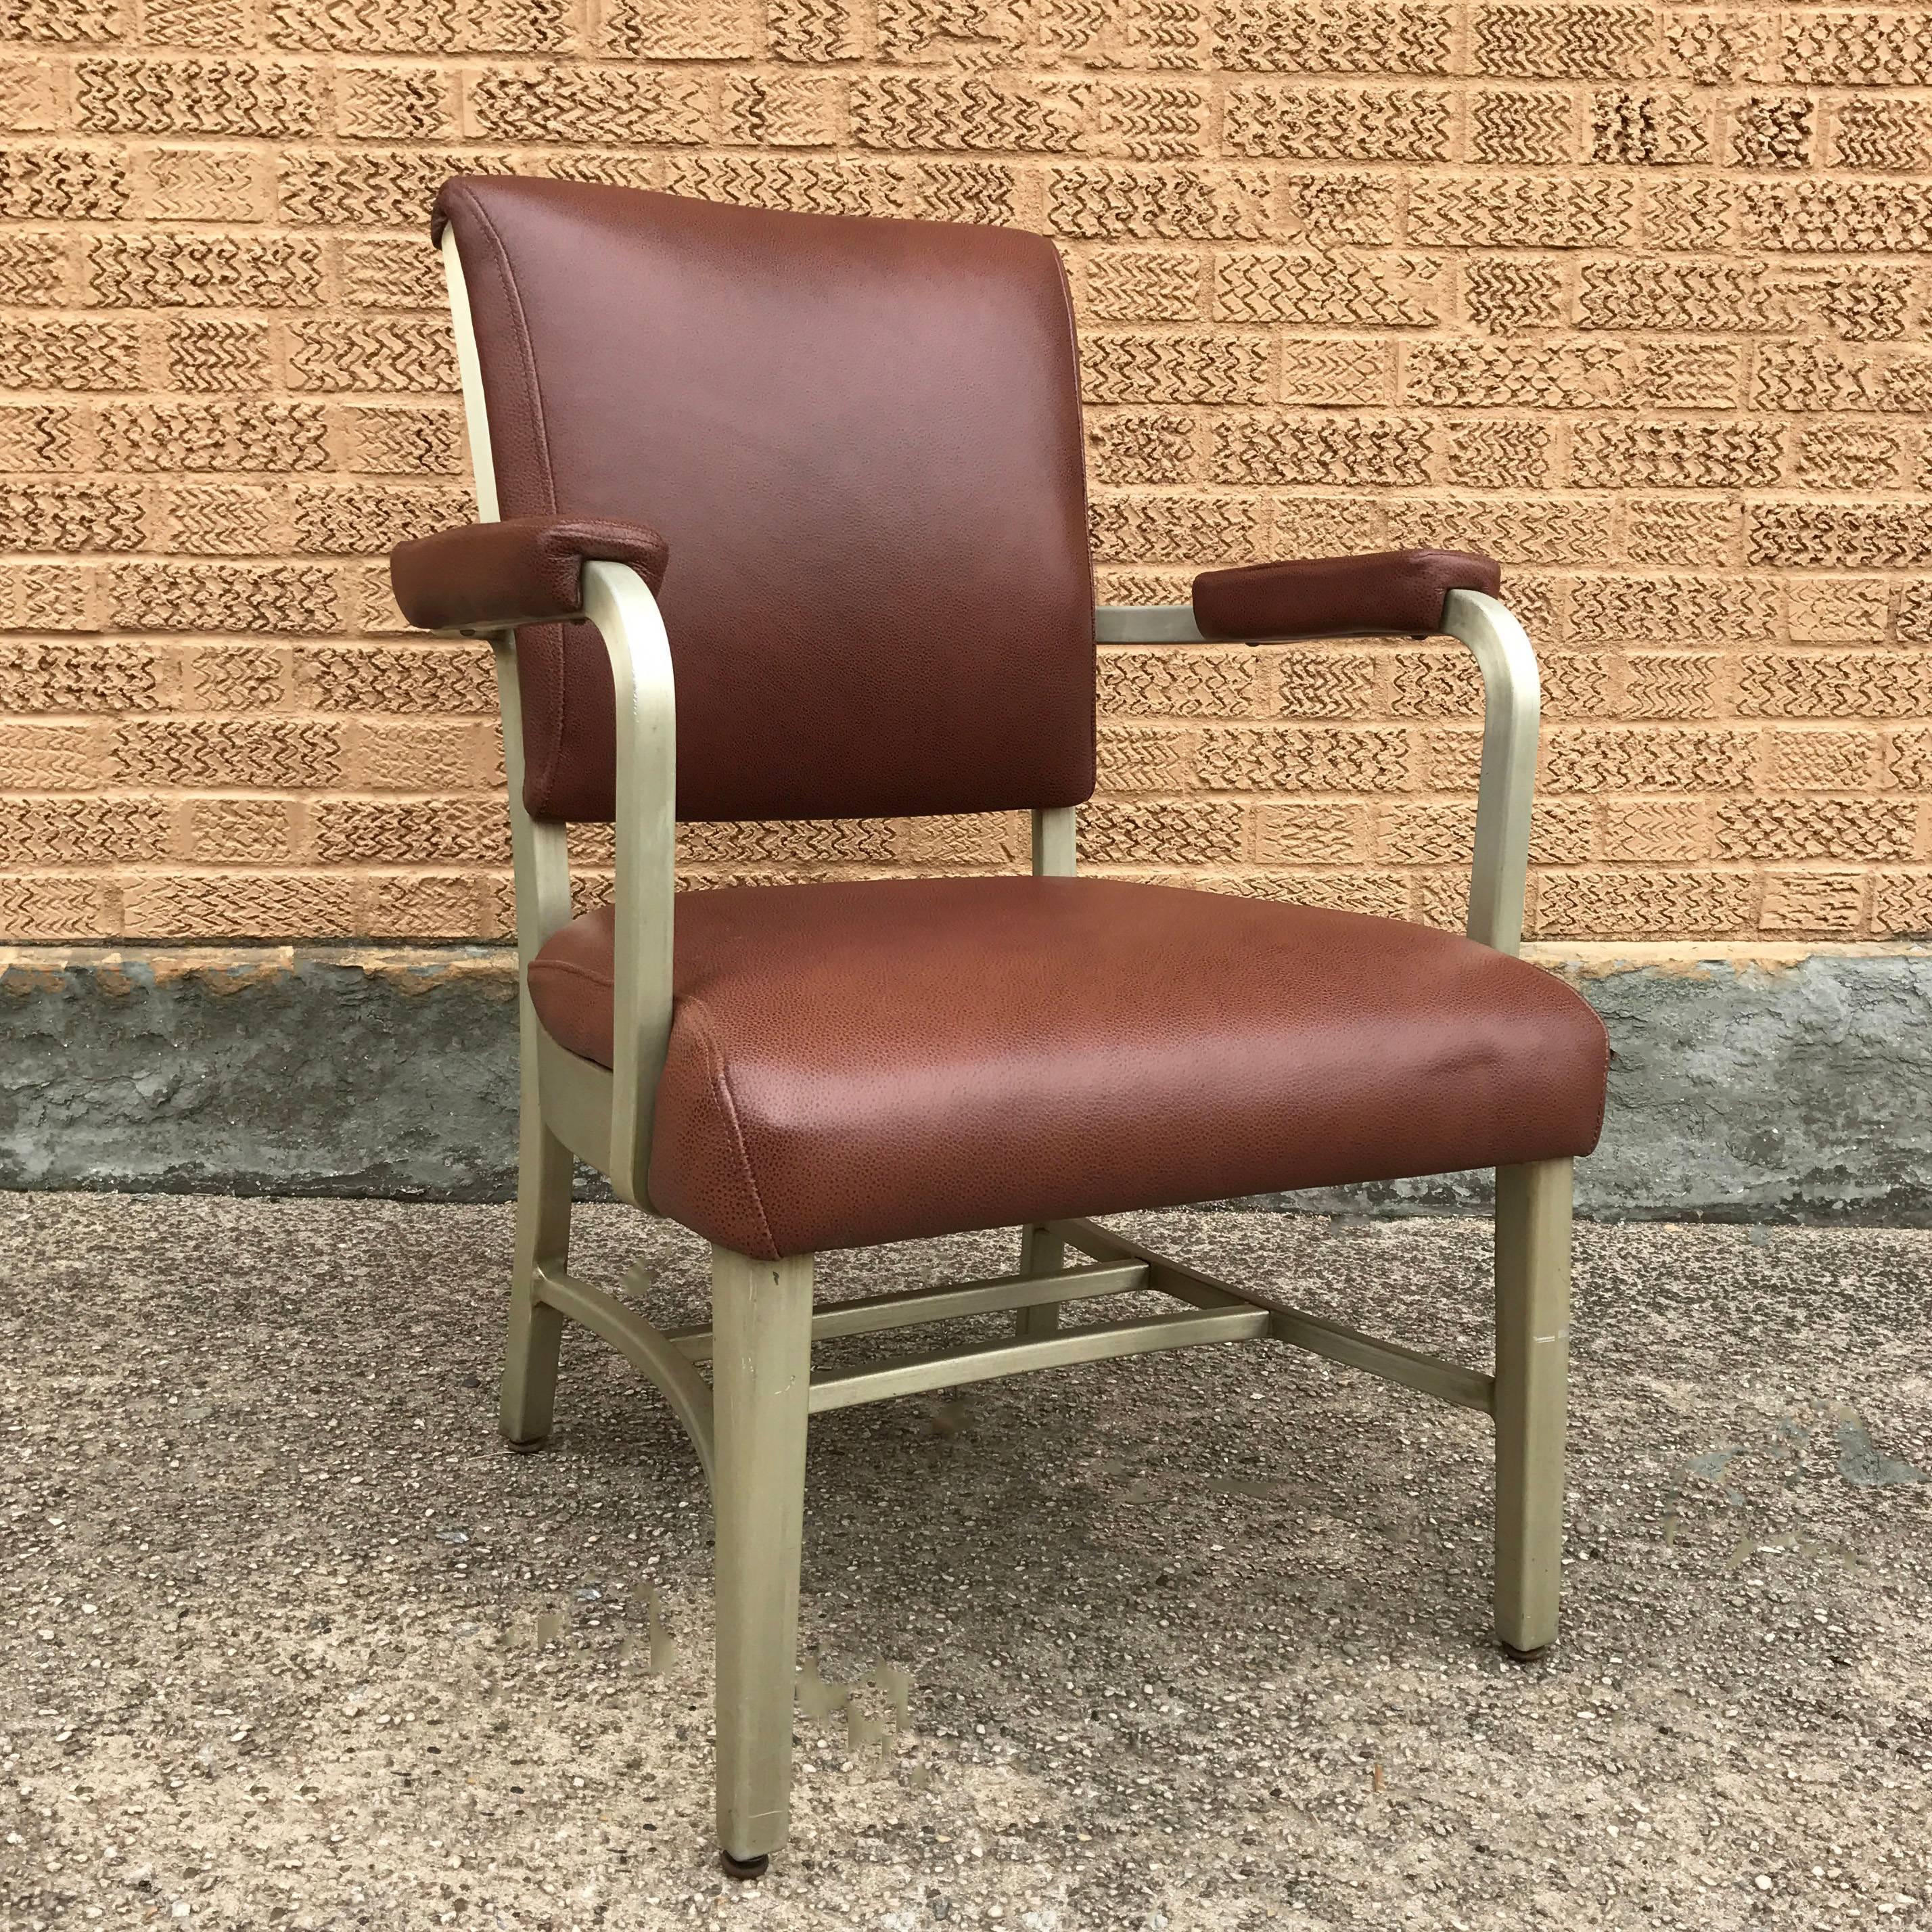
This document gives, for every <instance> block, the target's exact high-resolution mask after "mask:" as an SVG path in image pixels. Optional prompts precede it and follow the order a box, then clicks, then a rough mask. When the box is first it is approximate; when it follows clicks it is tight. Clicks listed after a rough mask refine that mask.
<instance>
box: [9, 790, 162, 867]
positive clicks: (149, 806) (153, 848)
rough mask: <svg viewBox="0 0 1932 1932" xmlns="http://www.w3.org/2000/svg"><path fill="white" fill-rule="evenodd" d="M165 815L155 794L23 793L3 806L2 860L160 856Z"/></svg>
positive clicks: (101, 861)
mask: <svg viewBox="0 0 1932 1932" xmlns="http://www.w3.org/2000/svg"><path fill="white" fill-rule="evenodd" d="M167 833H168V824H167V819H166V815H165V814H163V811H161V810H160V808H159V806H158V805H157V802H156V801H154V799H134V798H19V799H13V800H12V801H10V803H9V805H8V806H7V809H6V811H4V812H0V865H4V866H5V867H7V868H9V869H13V868H21V867H26V866H33V865H115V864H120V863H125V862H128V861H130V860H131V861H137V862H138V861H140V860H143V859H159V858H160V857H161V856H163V854H164V853H165V852H166V849H167Z"/></svg>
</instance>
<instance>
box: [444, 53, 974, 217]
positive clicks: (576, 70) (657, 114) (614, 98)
mask: <svg viewBox="0 0 1932 1932" xmlns="http://www.w3.org/2000/svg"><path fill="white" fill-rule="evenodd" d="M463 98H464V101H465V104H466V112H467V115H468V118H469V132H470V133H472V134H475V135H476V136H479V137H480V138H481V139H484V140H489V141H518V142H571V141H578V140H581V139H583V133H584V130H586V128H589V127H594V128H595V130H597V138H598V139H599V140H601V141H610V142H635V143H637V144H638V145H647V146H652V147H657V146H668V145H674V144H677V143H686V142H697V141H702V140H703V139H705V137H706V135H707V134H709V132H710V131H711V115H710V106H709V94H708V90H707V89H706V84H705V82H704V80H703V77H702V75H701V74H696V73H692V72H687V71H684V70H682V69H679V68H658V69H655V70H653V69H649V68H629V67H571V66H556V65H553V66H548V67H532V68H505V67H491V68H485V69H481V70H478V71H474V72H472V73H471V74H468V75H467V76H466V78H465V86H464V90H463ZM989 145H1004V143H992V144H989ZM423 205H425V206H427V205H428V203H427V202H426V201H425V202H424V203H423Z"/></svg>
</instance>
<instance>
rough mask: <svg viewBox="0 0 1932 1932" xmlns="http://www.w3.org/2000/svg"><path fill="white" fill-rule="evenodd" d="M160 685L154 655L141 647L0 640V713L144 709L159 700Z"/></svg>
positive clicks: (149, 649) (125, 644)
mask: <svg viewBox="0 0 1932 1932" xmlns="http://www.w3.org/2000/svg"><path fill="white" fill-rule="evenodd" d="M159 701H160V665H159V663H158V661H157V658H156V656H155V653H154V651H153V650H152V649H151V648H150V647H148V646H145V645H143V644H140V643H124V642H121V641H118V640H117V641H116V642H115V643H112V644H66V643H41V642H40V641H39V640H32V641H26V640H14V639H11V638H0V711H5V712H9V713H30V712H36V711H66V712H121V711H142V710H148V709H152V708H153V707H154V706H155V705H156V704H157V703H159Z"/></svg>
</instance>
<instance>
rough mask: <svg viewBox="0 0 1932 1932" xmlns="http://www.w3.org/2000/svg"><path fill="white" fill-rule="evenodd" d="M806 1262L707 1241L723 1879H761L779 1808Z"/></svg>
mask: <svg viewBox="0 0 1932 1932" xmlns="http://www.w3.org/2000/svg"><path fill="white" fill-rule="evenodd" d="M711 1283H712V1337H713V1351H714V1352H713V1355H712V1385H711V1386H712V1401H713V1403H714V1404H715V1412H714V1413H715V1426H716V1430H717V1461H716V1475H715V1480H714V1481H713V1484H712V1513H713V1515H714V1517H715V1521H716V1525H717V1549H718V1562H717V1582H718V1640H717V1645H718V1676H717V1715H718V1727H717V1728H718V1851H719V1853H720V1855H721V1858H722V1861H723V1863H724V1870H725V1871H726V1873H727V1874H728V1875H729V1876H731V1877H733V1878H757V1877H759V1876H762V1874H763V1872H764V1870H765V1867H766V1864H768V1863H769V1855H770V1854H771V1853H772V1852H775V1851H776V1850H777V1849H778V1847H779V1846H781V1845H782V1844H783V1843H784V1839H785V1829H786V1825H787V1820H788V1816H789V1811H790V1796H791V1751H792V1700H793V1694H794V1691H793V1680H794V1679H795V1676H796V1670H797V1663H798V1570H799V1547H800V1544H801V1542H802V1537H803V1532H804V1520H805V1426H806V1423H807V1420H808V1413H809V1412H808V1403H809V1401H810V1398H811V1256H809V1255H805V1256H796V1257H793V1258H791V1259H787V1260H784V1261H778V1262H760V1261H753V1260H751V1259H749V1258H748V1257H747V1256H744V1255H740V1254H735V1253H733V1252H732V1251H731V1250H729V1249H728V1248H719V1247H714V1248H713V1249H712V1251H711Z"/></svg>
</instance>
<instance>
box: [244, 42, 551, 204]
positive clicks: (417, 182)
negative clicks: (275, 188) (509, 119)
mask: <svg viewBox="0 0 1932 1932" xmlns="http://www.w3.org/2000/svg"><path fill="white" fill-rule="evenodd" d="M511 78H513V77H505V79H506V82H507V80H509V79H511ZM497 98H498V99H499V101H505V100H506V101H507V103H508V104H504V105H502V106H501V107H500V111H501V112H502V113H505V114H506V115H508V114H510V113H513V112H514V104H515V101H516V100H517V97H516V96H515V95H508V96H507V97H497ZM510 171H511V158H510V157H509V155H508V154H506V153H503V152H501V151H497V152H493V153H481V154H479V153H475V152H473V151H472V152H467V153H466V152H463V151H452V150H449V149H444V148H340V149H338V148H292V149H290V151H288V152H287V153H286V154H284V155H283V157H281V163H280V165H279V169H278V172H279V176H280V182H281V186H280V189H279V194H278V199H279V201H280V204H281V214H282V218H283V219H284V220H285V221H290V222H293V223H296V224H297V225H299V226H317V225H320V224H325V223H326V224H328V225H329V226H337V225H340V226H353V227H359V228H403V229H420V228H421V226H422V223H424V222H425V220H427V218H428V213H429V209H430V205H431V203H432V202H434V200H435V199H436V193H437V189H439V188H440V187H442V185H443V183H444V182H445V181H447V180H448V179H449V177H450V176H451V175H456V174H507V173H508V172H510Z"/></svg>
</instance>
